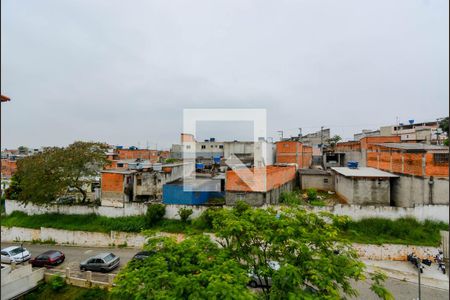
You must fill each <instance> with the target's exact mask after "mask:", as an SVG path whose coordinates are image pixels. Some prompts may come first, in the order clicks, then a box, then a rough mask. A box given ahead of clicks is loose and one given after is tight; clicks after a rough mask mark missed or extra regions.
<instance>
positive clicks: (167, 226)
mask: <svg viewBox="0 0 450 300" xmlns="http://www.w3.org/2000/svg"><path fill="white" fill-rule="evenodd" d="M321 202H322V201H321V200H315V202H314V204H313V203H311V204H313V205H321V204H322V203H321ZM217 210H220V209H219V208H209V209H208V210H206V211H205V213H203V214H202V215H201V216H200V218H197V219H194V220H192V221H191V222H181V221H180V220H168V219H162V220H160V221H158V222H156V223H155V224H154V225H151V226H150V227H149V226H146V223H145V216H131V217H120V218H108V217H103V216H98V215H62V214H44V215H33V216H28V215H27V214H25V213H23V212H13V213H12V214H11V215H9V216H6V217H2V218H1V225H2V226H6V227H12V226H17V227H26V228H40V227H49V228H56V229H65V230H82V231H91V232H106V233H109V232H110V231H111V230H114V231H125V232H136V233H139V232H142V231H144V230H147V231H149V232H160V231H162V232H169V233H188V234H189V233H201V232H213V230H212V222H213V220H214V217H215V216H214V215H215V211H217ZM339 226H340V229H341V234H342V236H343V237H345V238H347V239H348V240H349V241H351V242H355V243H363V244H385V243H389V244H403V245H421V246H435V247H437V246H439V245H440V241H441V238H440V234H439V231H440V230H448V229H449V226H448V224H447V223H444V222H435V221H428V220H427V221H425V222H418V221H417V220H415V219H413V218H402V219H398V220H389V219H381V218H370V219H363V220H360V221H350V222H348V223H345V224H341V225H339ZM48 242H51V241H48ZM120 246H121V247H125V245H120Z"/></svg>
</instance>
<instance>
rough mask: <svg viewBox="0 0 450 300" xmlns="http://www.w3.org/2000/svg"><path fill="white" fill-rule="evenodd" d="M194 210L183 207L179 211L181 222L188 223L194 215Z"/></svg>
mask: <svg viewBox="0 0 450 300" xmlns="http://www.w3.org/2000/svg"><path fill="white" fill-rule="evenodd" d="M192 213H193V210H192V209H190V208H185V207H182V208H180V209H179V210H178V215H179V216H180V219H181V222H183V223H186V222H187V221H188V219H189V217H190V216H191V215H192Z"/></svg>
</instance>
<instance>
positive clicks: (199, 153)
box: [170, 133, 275, 166]
mask: <svg viewBox="0 0 450 300" xmlns="http://www.w3.org/2000/svg"><path fill="white" fill-rule="evenodd" d="M170 157H172V158H176V159H183V158H187V159H195V160H196V161H197V162H201V163H204V164H205V165H209V164H212V162H213V159H214V158H220V160H221V161H220V162H221V165H223V166H226V165H227V164H226V162H227V161H228V160H231V161H232V160H235V159H236V158H238V159H239V160H240V161H241V162H242V163H244V164H247V165H250V166H253V165H256V166H266V165H271V164H273V163H274V158H275V146H274V144H273V142H272V141H266V140H264V139H263V138H260V139H259V140H258V141H257V142H253V141H237V140H235V141H216V139H215V138H209V139H207V140H204V141H196V140H195V139H194V137H193V135H191V134H185V133H182V134H181V144H174V145H172V148H171V151H170ZM231 161H230V162H231Z"/></svg>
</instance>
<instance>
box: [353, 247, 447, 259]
mask: <svg viewBox="0 0 450 300" xmlns="http://www.w3.org/2000/svg"><path fill="white" fill-rule="evenodd" d="M352 246H353V248H354V249H355V250H356V252H357V253H358V256H359V257H361V258H365V259H371V260H398V261H406V257H407V255H408V254H410V253H412V252H414V253H415V254H416V255H417V256H418V257H420V258H422V259H424V258H429V257H434V256H435V255H436V254H437V253H438V250H439V249H438V248H436V247H425V246H414V245H395V244H383V245H367V244H356V243H355V244H352Z"/></svg>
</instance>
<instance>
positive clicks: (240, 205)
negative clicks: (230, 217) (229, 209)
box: [234, 200, 251, 215]
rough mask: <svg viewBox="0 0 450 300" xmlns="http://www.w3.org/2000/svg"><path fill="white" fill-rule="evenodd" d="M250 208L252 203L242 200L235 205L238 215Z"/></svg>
mask: <svg viewBox="0 0 450 300" xmlns="http://www.w3.org/2000/svg"><path fill="white" fill-rule="evenodd" d="M248 209H251V207H250V205H249V204H248V203H247V202H245V201H242V200H239V201H237V202H236V206H235V207H234V210H235V211H236V213H237V215H242V214H243V213H244V212H245V211H246V210H248Z"/></svg>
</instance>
